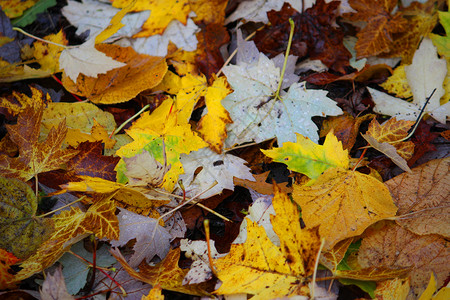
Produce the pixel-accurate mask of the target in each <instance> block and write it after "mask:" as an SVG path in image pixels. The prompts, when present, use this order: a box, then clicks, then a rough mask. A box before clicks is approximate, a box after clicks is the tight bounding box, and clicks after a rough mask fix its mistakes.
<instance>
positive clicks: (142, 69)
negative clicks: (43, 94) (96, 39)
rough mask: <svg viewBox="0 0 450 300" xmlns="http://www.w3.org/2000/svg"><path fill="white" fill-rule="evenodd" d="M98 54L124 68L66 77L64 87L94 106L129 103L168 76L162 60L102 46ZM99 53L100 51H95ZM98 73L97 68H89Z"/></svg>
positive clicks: (64, 77) (128, 49)
mask: <svg viewBox="0 0 450 300" xmlns="http://www.w3.org/2000/svg"><path fill="white" fill-rule="evenodd" d="M96 49H98V50H99V51H98V52H99V53H102V54H103V55H105V54H106V55H108V56H107V57H109V58H110V59H115V60H116V61H117V62H120V63H121V65H120V66H117V67H114V68H109V69H107V70H105V72H102V73H105V74H104V75H103V74H102V75H98V76H97V75H95V78H94V77H93V75H92V74H89V73H85V72H82V73H83V74H81V75H77V77H74V76H70V75H69V74H67V72H66V74H67V76H65V75H63V78H62V81H63V85H64V87H65V88H66V89H67V90H68V91H70V92H72V93H74V94H77V95H80V96H84V97H87V98H88V99H89V100H90V101H91V102H94V103H102V104H113V103H121V102H125V101H128V100H130V99H132V98H134V97H135V96H136V95H137V94H139V93H140V92H142V91H143V90H146V89H150V88H152V87H154V86H156V85H157V84H158V83H160V82H161V80H162V78H163V77H164V74H165V73H166V72H167V64H166V62H165V60H164V59H163V58H161V57H152V56H148V55H145V54H138V53H137V52H135V51H134V50H133V49H132V48H130V47H127V48H123V47H120V46H117V45H108V44H99V45H97V46H96ZM96 51H97V50H96ZM90 68H91V69H93V70H95V66H92V65H91V66H90ZM73 78H75V79H73Z"/></svg>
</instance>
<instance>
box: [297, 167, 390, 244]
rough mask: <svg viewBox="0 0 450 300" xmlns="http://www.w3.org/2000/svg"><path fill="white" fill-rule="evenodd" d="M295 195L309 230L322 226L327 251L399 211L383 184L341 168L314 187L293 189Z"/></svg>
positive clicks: (328, 173)
mask: <svg viewBox="0 0 450 300" xmlns="http://www.w3.org/2000/svg"><path fill="white" fill-rule="evenodd" d="M292 195H293V199H294V201H295V202H297V203H298V204H299V205H300V206H301V208H302V212H303V213H302V217H303V220H304V221H305V224H306V227H307V228H314V227H316V226H319V234H320V235H321V236H322V237H323V238H325V247H324V249H325V250H329V249H331V248H332V247H333V246H334V245H335V244H336V243H337V242H339V241H341V240H343V239H345V238H349V237H353V236H358V235H360V234H361V233H363V231H364V230H365V229H366V228H367V227H368V226H370V225H371V224H373V223H375V222H377V221H379V220H382V219H384V218H388V217H392V216H394V215H395V212H396V211H397V208H396V206H395V205H394V203H393V201H392V198H391V195H390V193H389V190H388V189H387V187H386V186H385V185H384V184H383V183H381V182H379V181H378V180H377V179H375V178H374V177H372V176H368V175H365V174H362V173H359V172H355V171H348V170H345V169H342V168H330V169H328V170H326V171H325V172H324V173H323V174H322V175H321V176H319V177H318V178H317V180H316V181H315V182H314V183H313V184H312V185H311V186H300V185H294V192H293V194H292Z"/></svg>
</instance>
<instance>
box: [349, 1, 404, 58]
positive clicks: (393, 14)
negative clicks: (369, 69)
mask: <svg viewBox="0 0 450 300" xmlns="http://www.w3.org/2000/svg"><path fill="white" fill-rule="evenodd" d="M349 4H350V5H351V7H352V8H353V9H354V10H356V13H349V14H345V15H344V16H345V17H346V18H348V19H350V20H352V21H364V22H367V24H366V26H364V28H362V29H361V31H360V32H359V33H358V34H357V35H356V36H357V38H358V41H357V42H356V47H355V49H356V53H357V55H358V56H357V58H358V59H359V58H362V57H368V56H374V55H377V54H380V53H386V52H389V51H390V50H391V49H392V47H393V40H394V39H393V35H394V34H396V33H400V32H404V31H406V26H407V21H406V19H404V18H403V15H402V13H401V12H399V11H396V10H395V8H396V6H397V1H395V0H387V1H384V2H380V1H369V0H349Z"/></svg>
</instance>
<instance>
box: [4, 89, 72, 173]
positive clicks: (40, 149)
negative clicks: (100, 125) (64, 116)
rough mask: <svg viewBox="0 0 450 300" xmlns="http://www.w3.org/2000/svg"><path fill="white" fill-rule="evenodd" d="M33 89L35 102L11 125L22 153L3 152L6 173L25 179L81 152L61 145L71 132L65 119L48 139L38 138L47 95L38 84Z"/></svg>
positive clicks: (11, 136) (12, 134)
mask: <svg viewBox="0 0 450 300" xmlns="http://www.w3.org/2000/svg"><path fill="white" fill-rule="evenodd" d="M31 91H32V97H31V98H32V100H29V101H34V104H33V105H32V106H31V107H27V108H28V109H25V110H24V111H22V113H20V114H19V118H18V120H17V124H16V125H7V129H8V132H9V134H10V138H11V140H12V141H13V142H14V143H15V144H17V146H19V157H9V156H7V155H2V156H0V169H1V170H2V171H3V172H4V173H3V175H5V176H8V177H16V178H21V179H23V180H25V181H28V180H29V179H31V178H32V177H34V176H36V175H37V174H39V173H43V172H47V171H51V170H54V169H57V168H59V167H60V165H61V164H63V163H65V162H67V161H68V160H69V159H70V158H72V157H74V156H75V155H76V154H77V153H78V151H75V150H61V149H60V148H61V145H62V143H63V141H64V138H65V136H66V133H67V128H66V126H65V121H63V122H61V123H60V124H59V126H58V127H57V128H56V129H55V128H54V129H52V130H50V132H49V134H48V136H47V138H46V140H45V141H44V142H42V143H39V142H38V138H39V128H40V125H41V120H42V115H43V110H44V102H43V98H44V95H43V93H42V92H41V91H39V90H37V89H34V88H31ZM24 98H27V96H24Z"/></svg>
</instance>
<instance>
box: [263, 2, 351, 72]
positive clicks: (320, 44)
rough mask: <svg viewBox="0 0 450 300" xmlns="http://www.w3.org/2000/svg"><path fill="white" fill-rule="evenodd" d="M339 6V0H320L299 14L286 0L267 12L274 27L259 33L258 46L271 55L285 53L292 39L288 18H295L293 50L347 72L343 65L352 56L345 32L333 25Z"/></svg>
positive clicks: (296, 53) (347, 63)
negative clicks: (344, 42)
mask: <svg viewBox="0 0 450 300" xmlns="http://www.w3.org/2000/svg"><path fill="white" fill-rule="evenodd" d="M338 6H339V2H338V1H332V2H330V3H325V1H324V0H318V1H317V2H316V4H315V5H314V6H313V7H311V8H308V9H307V10H306V11H305V12H304V13H299V12H297V11H296V10H295V9H293V8H291V6H290V5H289V4H287V3H285V4H284V5H283V8H282V9H281V11H274V10H271V11H270V12H268V13H267V16H268V18H269V20H270V23H271V26H270V27H269V28H268V29H266V30H261V31H258V32H257V33H256V36H255V43H256V46H257V47H258V49H259V50H260V51H262V52H264V53H265V54H269V55H270V56H271V57H273V56H276V55H277V54H279V53H282V52H284V51H285V50H286V46H287V43H288V39H289V32H290V25H289V18H292V19H293V20H294V23H295V29H294V37H293V40H292V48H291V53H292V54H294V55H296V56H299V57H302V56H305V55H309V56H310V58H311V59H320V60H321V61H322V62H323V63H324V64H325V65H326V66H327V67H329V68H331V69H332V70H334V71H338V72H341V73H345V70H344V67H346V66H348V65H349V61H348V60H349V59H350V58H351V56H352V55H351V54H350V52H349V51H348V50H347V49H346V48H345V47H344V44H343V43H342V41H343V38H344V33H343V31H342V30H341V29H340V28H335V27H333V26H332V23H333V22H334V20H335V18H336V9H337V8H338Z"/></svg>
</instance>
